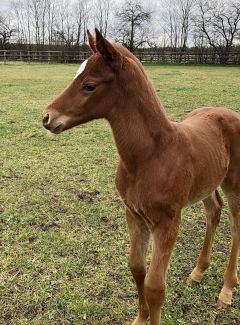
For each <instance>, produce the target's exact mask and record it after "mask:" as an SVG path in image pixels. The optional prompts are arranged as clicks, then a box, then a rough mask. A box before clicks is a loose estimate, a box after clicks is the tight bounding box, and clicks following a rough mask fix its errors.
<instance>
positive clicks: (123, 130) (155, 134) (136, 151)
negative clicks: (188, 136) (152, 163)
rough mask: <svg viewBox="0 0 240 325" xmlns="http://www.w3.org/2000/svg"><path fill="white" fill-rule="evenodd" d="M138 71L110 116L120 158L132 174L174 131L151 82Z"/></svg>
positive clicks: (125, 87)
mask: <svg viewBox="0 0 240 325" xmlns="http://www.w3.org/2000/svg"><path fill="white" fill-rule="evenodd" d="M137 72H138V73H139V75H137V76H136V78H132V79H134V80H129V81H128V84H127V86H124V91H123V93H124V96H122V98H121V99H119V102H118V105H117V107H116V108H114V109H113V110H112V112H111V114H110V116H109V117H108V120H109V123H110V125H111V128H112V132H113V135H114V139H115V142H116V146H117V149H118V152H119V155H120V157H121V160H122V161H123V163H124V165H125V167H126V168H127V170H128V171H129V172H130V173H134V172H135V171H136V170H137V169H138V167H139V166H140V165H141V164H143V163H144V162H146V161H148V160H149V159H151V157H153V155H154V153H155V151H156V150H161V148H160V147H161V143H163V142H164V141H165V140H166V137H168V136H169V133H170V132H171V131H172V124H171V122H170V120H169V119H168V118H167V116H166V114H165V112H164V109H163V107H162V105H161V103H160V102H159V100H158V97H157V95H156V93H155V90H154V88H153V86H152V84H151V82H150V81H149V80H148V79H147V78H146V76H145V75H144V73H143V72H142V71H137Z"/></svg>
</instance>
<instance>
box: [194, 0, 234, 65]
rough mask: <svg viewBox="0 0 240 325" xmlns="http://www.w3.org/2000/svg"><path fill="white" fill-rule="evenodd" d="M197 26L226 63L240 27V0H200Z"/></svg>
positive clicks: (223, 62)
mask: <svg viewBox="0 0 240 325" xmlns="http://www.w3.org/2000/svg"><path fill="white" fill-rule="evenodd" d="M195 22H196V28H197V30H198V31H199V32H200V34H203V35H204V36H205V38H206V40H207V42H208V44H209V45H210V46H211V47H212V48H213V49H214V51H215V52H216V53H217V55H218V56H219V61H220V63H222V64H226V63H227V62H228V60H229V55H230V50H231V48H232V46H233V44H234V41H235V39H236V38H237V34H238V33H239V29H240V2H213V1H210V0H208V1H204V2H202V1H200V2H199V14H198V15H196V17H195Z"/></svg>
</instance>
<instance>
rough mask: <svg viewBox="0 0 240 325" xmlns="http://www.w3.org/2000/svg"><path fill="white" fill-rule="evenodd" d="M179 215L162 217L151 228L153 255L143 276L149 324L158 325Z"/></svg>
mask: <svg viewBox="0 0 240 325" xmlns="http://www.w3.org/2000/svg"><path fill="white" fill-rule="evenodd" d="M179 223H180V216H175V217H173V218H172V219H171V218H170V217H165V218H163V219H162V220H161V221H160V222H159V224H158V225H157V226H156V227H155V229H154V230H153V256H152V262H151V266H150V269H149V272H148V274H147V276H146V278H145V286H144V290H145V296H146V299H147V304H148V307H149V313H150V325H159V324H160V320H161V307H162V305H163V303H164V298H165V282H166V273H167V267H168V264H169V259H170V256H171V253H172V250H173V247H174V243H175V240H176V238H177V234H178V228H179Z"/></svg>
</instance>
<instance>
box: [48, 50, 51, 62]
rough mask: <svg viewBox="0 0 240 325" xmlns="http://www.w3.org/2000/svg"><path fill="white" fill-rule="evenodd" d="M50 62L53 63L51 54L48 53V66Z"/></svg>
mask: <svg viewBox="0 0 240 325" xmlns="http://www.w3.org/2000/svg"><path fill="white" fill-rule="evenodd" d="M50 62H51V52H50V51H48V64H50Z"/></svg>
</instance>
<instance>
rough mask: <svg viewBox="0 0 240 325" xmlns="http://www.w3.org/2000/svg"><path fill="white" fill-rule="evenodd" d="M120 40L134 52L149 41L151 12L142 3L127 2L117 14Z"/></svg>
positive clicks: (127, 0) (129, 0)
mask: <svg viewBox="0 0 240 325" xmlns="http://www.w3.org/2000/svg"><path fill="white" fill-rule="evenodd" d="M116 19H117V23H118V27H117V31H118V39H119V40H121V42H122V43H123V44H124V45H125V46H126V47H128V49H129V50H130V51H132V52H133V51H134V50H135V49H137V48H138V47H139V46H142V45H143V44H144V43H147V42H148V41H149V30H148V26H149V23H150V21H151V11H150V10H149V9H147V8H146V7H144V5H143V4H142V3H141V2H140V1H134V0H125V1H124V2H123V4H122V6H121V8H120V9H119V10H118V11H117V13H116Z"/></svg>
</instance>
